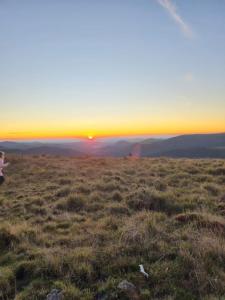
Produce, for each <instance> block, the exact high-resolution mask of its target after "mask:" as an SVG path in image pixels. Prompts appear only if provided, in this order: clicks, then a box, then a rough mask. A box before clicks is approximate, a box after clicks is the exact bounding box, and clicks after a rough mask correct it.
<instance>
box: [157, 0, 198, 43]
mask: <svg viewBox="0 0 225 300" xmlns="http://www.w3.org/2000/svg"><path fill="white" fill-rule="evenodd" d="M157 1H158V3H159V4H160V5H161V6H162V7H163V8H164V9H165V10H166V11H167V12H168V13H169V14H170V16H171V17H172V18H173V20H174V21H175V22H176V23H177V25H178V26H179V27H180V29H181V31H182V32H183V33H184V34H185V36H186V37H188V38H192V37H193V32H192V30H191V28H190V27H189V25H188V24H187V23H186V22H185V21H184V20H183V19H182V17H181V16H180V15H179V13H178V11H177V8H176V6H175V5H174V3H173V2H172V0H157Z"/></svg>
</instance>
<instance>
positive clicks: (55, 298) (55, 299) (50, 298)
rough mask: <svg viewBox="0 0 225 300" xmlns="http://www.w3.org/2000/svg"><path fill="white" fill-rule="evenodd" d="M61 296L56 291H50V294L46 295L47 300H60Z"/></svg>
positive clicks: (60, 293)
mask: <svg viewBox="0 0 225 300" xmlns="http://www.w3.org/2000/svg"><path fill="white" fill-rule="evenodd" d="M62 299H63V294H62V292H60V291H59V290H57V289H54V290H52V291H51V293H50V294H48V295H47V300H62Z"/></svg>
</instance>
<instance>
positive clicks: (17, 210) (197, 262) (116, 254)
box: [0, 156, 225, 300]
mask: <svg viewBox="0 0 225 300" xmlns="http://www.w3.org/2000/svg"><path fill="white" fill-rule="evenodd" d="M10 161H11V166H10V167H9V169H8V171H7V182H6V183H5V184H4V185H2V186H1V187H0V299H1V300H5V299H16V300H22V299H23V300H25V299H26V300H34V299H38V300H39V299H40V300H41V299H46V295H47V293H48V292H49V291H50V290H51V289H52V288H59V289H61V290H63V292H64V296H65V299H66V300H73V299H85V300H87V299H126V297H125V295H123V294H121V292H120V291H119V290H118V288H117V285H118V283H119V282H120V281H121V280H123V279H127V280H128V281H131V282H132V283H133V284H135V285H136V286H137V287H138V288H139V289H140V291H141V297H142V298H141V299H161V298H162V299H225V298H222V295H224V294H225V284H224V283H225V263H224V262H225V218H224V215H225V161H222V160H183V159H182V160H172V159H163V158H161V159H147V158H146V159H140V160H132V159H100V158H97V159H94V158H86V159H78V158H74V159H70V158H53V157H52V158H50V157H33V158H32V157H24V158H19V157H16V156H14V157H11V158H10ZM139 264H143V265H144V267H145V270H146V271H147V272H148V273H149V274H150V277H149V279H145V278H144V277H143V276H142V274H140V273H139V272H138V265H139ZM15 295H16V297H15ZM220 297H221V298H220Z"/></svg>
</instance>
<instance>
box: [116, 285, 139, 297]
mask: <svg viewBox="0 0 225 300" xmlns="http://www.w3.org/2000/svg"><path fill="white" fill-rule="evenodd" d="M118 288H119V289H120V290H122V291H123V292H124V293H125V294H126V295H127V296H128V298H129V299H130V300H140V295H139V292H138V290H137V288H136V286H135V285H134V284H133V283H131V282H129V281H127V280H123V281H121V282H120V283H119V285H118Z"/></svg>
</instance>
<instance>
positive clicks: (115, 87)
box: [0, 0, 225, 138]
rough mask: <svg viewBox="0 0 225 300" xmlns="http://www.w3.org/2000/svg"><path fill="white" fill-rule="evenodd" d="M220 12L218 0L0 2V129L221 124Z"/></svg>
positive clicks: (14, 132)
mask: <svg viewBox="0 0 225 300" xmlns="http://www.w3.org/2000/svg"><path fill="white" fill-rule="evenodd" d="M171 8H172V12H171ZM224 20H225V1H221V0H214V1H212V0H198V1H196V0H188V1H184V0H177V1H172V0H129V1H128V0H123V1H121V0H120V1H118V0H114V1H109V0H104V1H103V0H81V1H79V0H73V1H72V0H70V1H69V0H64V1H62V0H61V1H59V0H54V1H53V0H38V1H35V0H19V1H18V0H17V1H16V0H8V1H6V0H3V1H0V37H1V39H0V66H1V67H0V102H1V110H2V111H3V112H4V114H3V115H2V116H1V119H2V122H3V128H1V129H0V137H2V138H4V137H7V138H19V137H35V136H40V137H42V136H43V137H44V136H48V137H50V136H53V137H57V136H62V137H64V136H65V137H70V136H73V135H74V136H80V135H81V136H83V135H84V136H85V135H90V134H91V135H96V136H97V135H107V134H109V135H117V134H142V133H143V134H146V133H149V134H164V133H165V134H174V133H186V132H215V131H225V118H224V116H225V85H224V80H225V54H224V53H225V22H224Z"/></svg>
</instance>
